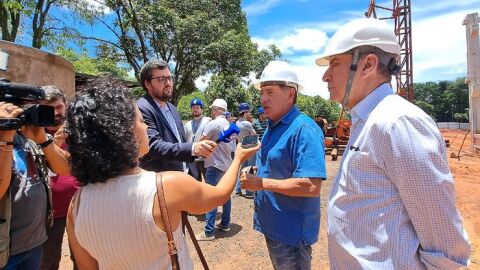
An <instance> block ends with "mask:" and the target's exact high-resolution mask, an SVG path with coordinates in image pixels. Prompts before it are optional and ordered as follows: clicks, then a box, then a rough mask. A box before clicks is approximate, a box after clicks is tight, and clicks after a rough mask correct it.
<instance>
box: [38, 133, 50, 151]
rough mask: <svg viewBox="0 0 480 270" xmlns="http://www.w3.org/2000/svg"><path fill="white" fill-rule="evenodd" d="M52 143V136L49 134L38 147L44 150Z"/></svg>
mask: <svg viewBox="0 0 480 270" xmlns="http://www.w3.org/2000/svg"><path fill="white" fill-rule="evenodd" d="M52 142H53V136H52V135H50V134H47V140H46V141H45V142H43V143H39V144H38V146H40V147H41V148H45V147H47V146H49V145H50V144H51V143H52Z"/></svg>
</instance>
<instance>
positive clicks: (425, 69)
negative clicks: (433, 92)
mask: <svg viewBox="0 0 480 270" xmlns="http://www.w3.org/2000/svg"><path fill="white" fill-rule="evenodd" d="M412 2H413V3H412V39H413V45H412V46H413V72H414V78H413V79H414V82H426V81H439V80H453V79H456V78H458V77H463V76H465V75H466V43H465V42H466V38H465V37H466V34H465V26H463V25H462V21H463V19H464V18H465V16H466V15H467V14H469V13H474V12H480V0H456V1H452V0H437V1H433V0H414V1H412ZM377 3H378V4H379V5H382V6H386V7H391V6H392V1H383V2H382V1H377ZM368 4H369V1H368V0H335V1H320V0H244V1H243V2H242V8H243V10H244V11H245V12H246V14H247V21H248V27H249V31H250V36H251V37H252V40H253V41H254V42H256V43H257V44H259V46H260V47H266V46H268V44H272V43H273V44H275V45H277V46H278V47H279V48H280V49H281V51H282V53H283V58H285V59H287V60H288V61H289V62H290V63H291V64H292V65H294V66H295V68H296V69H297V71H298V72H299V74H300V79H301V80H302V82H303V84H304V85H305V90H304V93H305V94H308V95H321V96H323V97H328V91H327V88H326V85H325V84H324V83H323V82H322V81H321V77H322V75H323V72H324V69H323V68H321V67H317V66H315V64H314V60H315V58H316V57H317V56H318V55H320V54H321V52H322V51H323V50H324V48H325V45H326V44H327V42H328V39H329V38H330V37H331V36H332V34H333V33H334V32H335V30H336V29H338V27H340V26H341V25H343V24H344V23H346V22H348V21H350V20H352V19H355V18H360V17H363V16H364V13H365V11H367V8H368ZM390 23H391V24H392V31H393V21H390Z"/></svg>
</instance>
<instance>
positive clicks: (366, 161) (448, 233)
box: [327, 84, 470, 269]
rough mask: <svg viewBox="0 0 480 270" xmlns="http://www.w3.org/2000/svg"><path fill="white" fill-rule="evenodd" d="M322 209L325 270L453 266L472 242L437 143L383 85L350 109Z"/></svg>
mask: <svg viewBox="0 0 480 270" xmlns="http://www.w3.org/2000/svg"><path fill="white" fill-rule="evenodd" d="M351 113H352V130H351V133H350V134H351V136H350V140H349V143H348V145H347V148H346V151H345V152H344V154H343V159H342V163H341V164H340V170H339V172H338V175H337V177H336V179H335V182H334V183H333V186H332V191H331V194H330V200H329V204H328V212H327V213H328V249H329V257H330V267H331V269H457V268H458V267H461V266H463V265H466V264H467V261H468V257H469V255H470V244H469V242H468V239H467V235H466V233H465V231H464V229H463V225H462V220H461V217H460V215H459V213H458V211H457V209H456V208H455V193H454V186H453V179H452V174H451V173H450V170H449V168H448V161H447V157H446V149H445V143H444V141H443V138H442V136H441V134H440V132H439V131H438V128H437V127H436V125H435V122H434V121H433V120H432V119H431V118H430V117H429V116H428V115H427V114H425V113H424V112H423V111H422V110H421V109H419V108H418V107H416V106H415V105H413V104H411V103H410V102H408V101H406V100H405V99H403V98H401V97H400V96H398V95H395V94H394V93H393V90H392V88H391V87H390V86H389V85H388V84H383V85H381V86H380V87H379V88H377V89H375V90H374V91H373V92H372V93H370V95H368V96H367V97H365V98H364V99H363V100H362V101H360V102H359V103H358V104H357V105H356V106H355V107H354V108H353V109H352V111H351Z"/></svg>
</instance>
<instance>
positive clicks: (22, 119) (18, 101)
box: [0, 50, 55, 130]
mask: <svg viewBox="0 0 480 270" xmlns="http://www.w3.org/2000/svg"><path fill="white" fill-rule="evenodd" d="M7 63H8V53H6V52H4V51H2V50H0V70H3V71H6V70H7ZM44 99H45V91H43V89H42V88H40V87H36V86H33V85H30V84H23V83H12V82H10V81H9V80H7V79H4V78H0V101H3V102H8V103H13V104H14V105H16V106H19V107H22V108H23V110H24V111H23V113H22V114H21V115H19V116H18V118H9V119H7V118H2V119H0V130H15V129H18V128H20V127H21V126H22V125H33V126H37V127H47V126H54V125H55V110H54V108H53V107H52V106H46V105H39V104H29V103H32V102H35V101H38V100H44Z"/></svg>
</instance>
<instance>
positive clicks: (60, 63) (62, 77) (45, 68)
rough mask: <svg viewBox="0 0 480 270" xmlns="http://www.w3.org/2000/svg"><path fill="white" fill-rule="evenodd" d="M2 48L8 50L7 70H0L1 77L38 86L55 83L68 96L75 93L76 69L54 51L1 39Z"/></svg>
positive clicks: (0, 45) (0, 46)
mask: <svg viewBox="0 0 480 270" xmlns="http://www.w3.org/2000/svg"><path fill="white" fill-rule="evenodd" d="M0 49H1V50H3V51H6V52H7V53H8V54H9V55H10V56H9V58H8V67H7V71H6V72H5V71H1V70H0V78H7V79H9V80H10V81H11V82H17V83H28V84H33V85H36V86H42V85H47V84H52V85H55V86H57V87H59V88H61V89H62V90H63V91H65V94H66V95H67V97H68V98H71V97H73V95H74V94H75V69H74V67H73V65H72V63H70V62H69V61H67V60H65V59H64V58H62V57H59V56H57V55H55V54H52V53H47V52H44V51H42V50H38V49H35V48H30V47H25V46H22V45H19V44H15V43H11V42H6V41H3V40H0Z"/></svg>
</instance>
